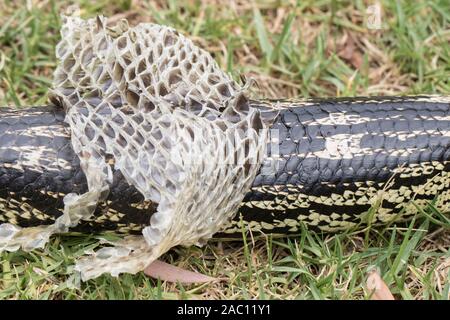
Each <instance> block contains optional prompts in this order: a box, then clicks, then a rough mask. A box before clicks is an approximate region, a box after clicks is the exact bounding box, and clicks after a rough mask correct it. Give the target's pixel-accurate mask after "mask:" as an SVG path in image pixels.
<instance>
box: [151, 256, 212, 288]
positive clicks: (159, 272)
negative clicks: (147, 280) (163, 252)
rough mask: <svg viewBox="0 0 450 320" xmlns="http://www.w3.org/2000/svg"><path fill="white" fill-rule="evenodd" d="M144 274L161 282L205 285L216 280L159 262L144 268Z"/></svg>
mask: <svg viewBox="0 0 450 320" xmlns="http://www.w3.org/2000/svg"><path fill="white" fill-rule="evenodd" d="M144 273H145V274H146V275H148V276H149V277H152V278H155V279H158V278H159V279H161V280H162V281H168V282H179V283H205V282H212V281H216V280H217V279H216V278H213V277H210V276H207V275H204V274H201V273H198V272H193V271H189V270H185V269H182V268H179V267H176V266H173V265H171V264H168V263H166V262H162V261H159V260H156V261H154V262H152V263H151V264H150V265H149V266H148V267H147V268H145V270H144Z"/></svg>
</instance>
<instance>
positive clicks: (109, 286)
mask: <svg viewBox="0 0 450 320" xmlns="http://www.w3.org/2000/svg"><path fill="white" fill-rule="evenodd" d="M28 3H33V4H32V5H28ZM71 3H72V2H71ZM233 3H234V2H231V4H230V5H223V4H220V2H219V1H213V0H211V1H185V2H184V1H168V2H167V3H166V2H165V1H148V2H147V1H139V0H138V1H127V0H122V1H118V2H116V4H111V3H110V1H106V0H102V1H97V2H95V4H92V3H91V1H87V0H82V1H78V4H79V6H80V8H81V13H82V16H84V17H92V16H95V14H99V13H103V14H105V15H107V16H112V17H113V18H117V19H118V18H121V17H127V18H128V19H129V20H130V21H131V24H136V23H138V22H145V21H146V22H156V23H160V24H166V25H170V26H173V27H175V28H177V29H179V30H181V31H182V32H183V33H185V34H190V35H191V36H190V37H191V38H192V39H194V41H195V42H196V43H197V44H198V45H200V46H202V47H204V48H205V49H207V50H208V51H210V52H211V53H212V54H213V55H214V57H215V58H216V59H217V61H218V62H219V63H220V65H221V66H222V67H223V68H224V69H225V70H227V71H229V72H231V73H232V75H233V76H234V77H235V78H236V79H239V77H240V76H241V75H245V76H246V77H247V78H249V77H253V78H254V79H255V80H256V81H257V86H255V87H254V89H253V91H254V92H253V94H254V96H256V97H271V98H274V97H297V96H304V97H308V96H352V95H369V94H370V95H382V94H388V95H389V94H415V93H440V94H448V93H449V92H450V83H449V79H450V3H449V2H448V1H447V0H441V1H431V0H429V1H417V2H412V1H381V3H382V7H383V15H382V20H381V21H382V29H381V30H370V29H368V28H367V27H366V24H365V21H366V20H365V12H366V8H367V5H368V4H369V2H364V1H332V0H321V1H320V0H319V1H298V4H296V5H293V4H291V3H292V1H290V2H288V1H256V2H255V3H256V4H255V5H251V4H250V3H251V2H249V4H238V3H234V4H233ZM242 3H244V2H242ZM370 3H371V2H370ZM67 6H68V3H64V2H59V1H45V0H41V1H32V2H30V1H23V2H20V1H3V2H2V3H1V4H0V21H2V23H1V24H0V105H13V106H17V107H21V106H29V105H39V104H45V103H46V101H47V98H46V92H47V88H48V87H49V85H50V83H51V78H52V71H53V69H54V67H55V58H54V46H55V44H56V43H57V41H58V40H59V34H58V30H59V24H60V19H59V13H60V12H63V11H64V9H65V8H66V7H67ZM449 230H450V221H449V219H448V216H445V215H442V214H441V213H439V212H437V211H436V210H434V209H433V208H432V207H431V206H430V207H429V208H427V209H426V210H424V211H423V212H422V213H421V214H419V215H418V216H417V219H415V220H414V221H412V222H410V223H407V224H400V225H390V226H385V227H377V228H375V227H371V228H368V229H366V230H360V231H357V230H355V231H349V232H346V233H341V234H335V235H330V234H328V235H327V234H318V233H314V232H311V231H307V230H304V231H303V232H302V233H301V235H299V236H297V237H291V238H278V239H272V238H271V237H270V236H266V237H262V239H259V240H254V241H253V240H252V238H247V239H246V242H243V241H239V242H224V241H218V240H213V241H211V242H210V243H209V244H208V245H207V246H205V247H204V248H197V247H192V248H175V249H174V250H172V251H171V252H169V253H168V254H166V255H164V256H163V259H164V260H166V261H169V262H172V263H173V264H175V265H177V266H180V267H185V268H187V269H193V270H197V271H200V272H203V273H206V274H209V275H212V276H215V277H219V278H221V279H223V281H221V282H219V283H214V284H203V285H189V286H182V285H180V284H169V283H160V282H158V281H155V280H152V279H149V278H147V277H145V276H144V275H142V274H138V275H122V276H120V277H119V278H113V277H110V276H102V277H100V278H98V279H95V280H91V281H88V282H86V283H80V282H79V279H77V278H76V277H74V276H73V273H72V268H73V263H74V260H75V259H76V258H77V257H79V256H81V255H82V254H83V252H84V250H86V249H87V248H95V247H98V246H99V245H100V244H99V242H98V241H97V240H96V238H95V237H94V236H83V235H66V236H58V237H53V238H52V240H51V242H50V243H49V244H48V245H47V247H46V248H45V249H44V250H40V251H38V250H37V251H33V252H31V253H24V252H21V251H19V252H15V253H2V254H0V266H1V267H0V299H161V298H163V299H178V298H201V299H202V298H211V299H225V298H228V299H242V298H266V299H367V298H369V297H370V293H369V292H367V291H366V290H365V281H366V277H367V272H368V271H369V270H371V269H372V268H377V269H378V270H379V272H380V274H381V275H382V277H383V279H384V280H385V282H386V284H387V285H388V286H389V288H390V289H391V291H392V293H393V294H394V295H395V297H396V298H401V299H449V298H450V294H449V291H450V250H449V248H450V231H449Z"/></svg>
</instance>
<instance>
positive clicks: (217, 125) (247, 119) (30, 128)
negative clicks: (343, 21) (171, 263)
mask: <svg viewBox="0 0 450 320" xmlns="http://www.w3.org/2000/svg"><path fill="white" fill-rule="evenodd" d="M65 19H66V20H65V25H64V26H63V29H62V35H63V39H62V42H61V43H60V44H59V45H58V46H57V49H56V50H57V57H59V59H60V60H61V64H60V66H59V67H58V69H57V70H56V72H55V80H54V89H53V91H52V92H51V102H52V103H51V104H50V105H47V106H35V107H31V108H20V109H12V108H0V223H1V222H4V224H3V226H8V227H7V228H6V227H5V228H4V229H1V226H2V225H0V229H1V230H0V236H3V237H4V238H8V237H9V238H8V239H11V238H12V237H13V236H16V237H17V238H18V239H20V240H23V239H24V236H23V234H24V233H23V231H26V230H37V231H33V232H37V233H40V232H43V230H45V231H44V232H45V234H44V236H43V237H42V239H44V240H43V241H41V242H39V244H37V243H36V242H35V240H36V239H34V240H33V241H32V244H31V247H30V248H35V247H38V246H40V245H41V244H43V243H45V242H46V239H47V238H48V236H49V235H51V234H52V233H54V232H64V231H67V230H68V228H69V227H70V230H71V231H77V232H81V233H100V232H114V233H117V234H120V235H125V240H124V242H122V243H121V244H120V245H119V247H120V248H122V249H123V250H124V251H119V250H118V251H114V250H112V249H111V248H109V247H108V248H105V250H103V251H102V252H101V254H100V253H99V254H98V255H94V257H93V258H92V259H91V260H89V259H87V260H84V261H82V262H81V264H80V267H79V268H78V270H80V271H82V273H83V272H84V275H85V279H89V278H92V277H95V276H98V275H100V274H101V273H103V272H111V273H112V274H113V275H117V274H118V273H121V272H131V273H134V272H136V271H138V270H142V269H143V267H145V263H144V262H143V261H150V260H154V259H155V258H157V256H159V255H161V254H162V253H164V252H165V251H167V250H168V249H170V248H171V247H173V246H174V245H178V244H184V245H190V244H195V243H202V242H203V240H205V239H206V240H207V239H208V238H210V237H211V236H212V235H214V236H215V237H230V236H236V235H240V234H242V233H243V232H248V231H250V232H252V233H263V234H267V233H273V234H284V235H287V234H298V233H300V232H301V231H302V230H303V228H304V227H306V228H312V229H316V230H318V231H320V232H338V231H340V230H348V229H351V228H355V227H358V226H361V225H363V226H364V225H377V224H387V223H391V222H395V221H398V220H406V219H409V218H411V217H413V216H415V215H416V214H417V213H418V212H420V211H421V210H426V208H428V207H430V206H432V207H434V208H435V209H437V210H439V211H441V212H444V213H448V212H450V97H448V96H436V95H420V96H402V97H352V98H316V99H278V100H267V99H259V100H258V99H247V97H246V94H245V91H246V88H245V87H244V88H241V87H239V86H238V85H237V84H236V83H235V82H233V81H232V80H231V79H230V78H229V77H228V76H227V75H226V74H224V73H222V71H221V70H220V68H219V67H218V66H217V65H216V64H215V62H214V61H213V59H212V58H211V56H210V55H208V54H206V53H204V52H203V51H202V50H201V49H198V48H197V47H195V46H194V45H193V44H192V43H191V42H190V41H189V40H187V39H185V38H184V37H183V36H181V35H180V34H179V33H178V32H177V31H176V30H173V29H170V28H167V27H161V26H158V25H144V26H141V27H140V28H139V27H135V28H130V27H129V26H128V24H126V23H122V24H121V25H119V26H117V27H116V28H109V27H106V19H104V18H102V17H97V19H91V20H88V21H85V20H82V19H80V18H72V17H69V18H67V17H66V18H65ZM77 32H78V33H77ZM71 37H72V38H71ZM140 37H141V38H140ZM74 39H75V40H74ZM148 39H151V41H147V40H148ZM71 41H72V42H71ZM147 42H149V43H147ZM143 43H145V45H143ZM135 44H136V45H135ZM129 48H132V49H129ZM148 48H150V49H148ZM130 50H131V51H130ZM145 50H147V51H145ZM148 50H150V51H148ZM144 52H146V53H144ZM149 53H150V58H148V54H149ZM133 55H134V56H133ZM144 55H145V56H146V58H145V59H146V60H144V59H142V60H140V59H141V58H140V57H141V56H144ZM158 59H159V60H158ZM155 61H156V62H155ZM158 63H159V64H158ZM146 64H150V65H151V69H152V73H151V74H149V73H146V72H147V71H146V70H147V66H146ZM130 66H132V67H130ZM180 66H182V67H180ZM127 68H128V69H127ZM180 68H181V71H180ZM183 68H184V69H183ZM192 70H194V71H195V72H194V71H192ZM83 75H84V78H83ZM152 81H153V82H152ZM144 83H147V84H148V85H149V86H148V87H146V89H145V90H144V91H142V90H143V89H142V88H143V84H144ZM119 93H120V94H119ZM197 126H201V128H202V130H203V131H201V132H200V133H198V132H196V131H195V130H194V129H196V128H197ZM230 129H231V132H232V134H231V135H230V134H229V131H230ZM239 130H241V131H239ZM238 131H239V132H240V133H236V132H238ZM261 132H263V133H261ZM241 133H243V134H241ZM231 136H232V137H231ZM231 138H233V139H234V140H233V141H235V140H236V139H237V143H235V144H234V145H233V146H232V147H231V149H230V150H231V151H230V150H228V151H227V150H226V147H227V146H228V143H229V142H230V141H231ZM108 139H109V140H108ZM171 139H172V140H171ZM224 150H225V151H224ZM169 151H170V152H169ZM180 155H181V156H180ZM177 157H181V158H180V159H181V160H180V162H177V161H178V160H177V159H178V158H177ZM186 157H193V158H195V159H197V158H196V157H199V159H197V161H198V162H196V163H194V165H193V167H194V169H192V167H189V166H187V164H186ZM229 158H232V159H235V160H236V159H240V160H242V161H241V162H240V163H238V164H235V163H233V164H232V165H222V164H217V163H216V162H217V161H218V160H227V159H229ZM143 159H145V161H143ZM176 160H177V161H176ZM183 166H184V167H183ZM186 168H188V169H186ZM142 172H145V173H147V174H142ZM174 195H176V197H175V196H174ZM180 199H181V200H180ZM167 217H170V218H167ZM64 219H65V220H64ZM149 220H150V226H149ZM16 226H17V227H16ZM45 226H47V227H48V228H56V229H51V231H49V232H48V231H47V229H46V228H47V227H45ZM55 226H56V227H55ZM16 228H17V229H16ZM55 230H56V231H55ZM142 234H143V235H144V237H142ZM42 239H41V240H42ZM126 239H139V240H136V242H133V241H135V240H129V241H128V240H126ZM0 244H1V243H0ZM3 245H4V246H5V248H6V249H8V242H7V241H6V244H5V242H4V243H3ZM19 247H20V246H19V245H16V244H14V245H12V246H11V245H10V247H9V249H11V250H17V249H18V248H19ZM124 248H125V249H124ZM110 249H111V250H110ZM108 250H109V251H108ZM123 252H125V253H123ZM125 257H126V258H125ZM129 257H131V258H129ZM145 259H147V260H145ZM110 265H113V267H110Z"/></svg>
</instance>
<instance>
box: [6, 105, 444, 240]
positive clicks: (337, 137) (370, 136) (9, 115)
mask: <svg viewBox="0 0 450 320" xmlns="http://www.w3.org/2000/svg"><path fill="white" fill-rule="evenodd" d="M269 103H278V104H280V103H281V102H280V101H272V102H256V101H253V102H252V105H253V106H254V107H255V108H258V107H260V106H266V105H267V104H269ZM282 104H283V105H284V106H285V107H284V109H283V111H282V112H281V113H280V115H279V116H278V117H277V119H276V121H275V123H274V124H273V125H272V128H273V129H277V130H279V131H278V132H279V139H280V140H279V142H278V150H277V153H278V154H279V158H278V159H277V160H276V162H275V165H274V164H273V162H272V161H270V159H271V158H272V155H271V150H268V151H267V154H266V160H265V161H264V163H266V165H263V166H262V168H261V169H260V171H259V174H258V175H257V176H256V178H255V180H254V182H253V185H252V188H251V189H250V190H249V192H248V193H247V195H246V196H245V198H244V201H243V202H242V205H241V207H240V209H239V213H240V214H238V215H236V216H235V219H234V220H233V222H232V223H231V224H229V225H228V226H227V228H225V230H224V231H223V232H224V233H240V232H241V229H240V227H239V225H238V224H239V223H240V221H241V218H242V221H243V223H244V225H245V226H246V228H245V229H247V228H249V229H251V230H254V231H263V232H266V233H268V232H276V233H296V232H297V231H298V230H299V227H300V223H304V224H305V225H309V226H315V227H316V228H319V229H321V230H324V231H328V230H333V229H339V228H348V227H351V226H353V225H356V224H358V223H361V222H364V221H365V222H366V223H367V222H368V220H364V214H365V213H367V211H368V209H369V208H371V206H372V205H375V204H376V201H377V200H381V199H382V200H383V201H382V203H381V206H380V207H379V208H378V209H377V211H376V213H375V215H374V217H372V219H374V221H372V222H388V221H389V220H391V219H395V218H399V216H398V214H399V213H400V212H401V211H402V210H403V211H404V212H403V213H402V215H401V216H403V217H406V216H408V215H412V214H414V213H415V212H416V207H415V206H414V205H413V203H416V204H421V205H422V206H423V205H426V204H428V203H431V201H432V200H434V199H435V198H436V199H437V201H436V203H435V206H436V207H437V208H438V209H440V210H442V211H444V212H446V211H449V209H450V207H449V200H450V197H449V184H450V178H449V175H450V170H449V168H450V131H449V126H450V103H449V101H448V100H447V99H445V98H444V97H441V98H435V97H405V98H398V97H397V98H393V97H377V98H351V99H350V98H347V99H323V100H310V101H298V102H295V101H289V102H283V103H282ZM0 110H1V111H0V112H1V117H0V143H1V144H0V145H1V147H0V148H1V149H0V206H1V209H2V211H0V221H3V222H12V223H15V224H18V225H21V226H24V227H26V226H35V225H40V224H48V223H51V222H52V221H53V220H54V219H55V217H57V216H59V215H61V213H62V209H63V207H64V206H63V197H64V196H65V195H66V194H68V193H71V192H76V193H83V192H85V191H86V189H87V185H86V178H85V176H84V173H83V171H82V170H81V168H80V164H79V159H78V157H77V156H76V155H75V153H74V152H73V149H72V146H71V144H70V136H69V132H68V129H67V124H65V123H64V122H63V119H64V112H63V111H62V110H60V109H57V108H55V107H34V108H31V109H20V110H12V109H5V108H2V109H0ZM273 145H274V144H273ZM274 146H275V145H274ZM383 188H385V190H384V191H383ZM380 190H381V191H382V192H380V193H379V194H378V191H380ZM411 199H414V201H412V202H410V200H411ZM154 211H155V205H154V204H152V203H151V202H150V201H145V200H144V198H143V196H142V195H141V194H140V193H139V192H138V191H137V190H136V188H134V187H133V186H132V185H129V184H128V183H127V182H126V181H125V179H124V178H123V176H122V174H121V173H120V171H115V172H114V183H113V184H112V188H111V192H110V195H109V197H108V199H107V200H106V201H105V202H102V203H101V204H100V205H99V207H98V208H97V210H96V213H95V215H94V217H93V218H91V219H89V221H84V222H83V223H82V224H80V225H79V226H77V227H76V228H75V229H74V230H77V231H81V232H93V231H95V232H99V231H107V230H111V231H116V232H120V233H139V232H140V231H141V230H142V228H143V227H144V226H145V225H147V224H148V217H149V215H151V214H152V213H153V212H154Z"/></svg>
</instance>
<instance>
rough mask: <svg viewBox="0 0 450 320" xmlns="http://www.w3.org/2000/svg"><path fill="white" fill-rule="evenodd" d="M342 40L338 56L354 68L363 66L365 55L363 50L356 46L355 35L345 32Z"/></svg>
mask: <svg viewBox="0 0 450 320" xmlns="http://www.w3.org/2000/svg"><path fill="white" fill-rule="evenodd" d="M342 40H343V44H342V49H341V50H339V52H338V56H339V57H341V58H342V59H344V60H345V61H347V62H349V63H350V64H351V65H352V66H353V67H354V68H356V69H359V68H361V66H362V64H363V57H362V54H361V52H360V51H359V50H358V48H357V47H356V44H355V40H354V39H353V37H352V36H351V35H348V34H345V35H344V37H343V39H342Z"/></svg>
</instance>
